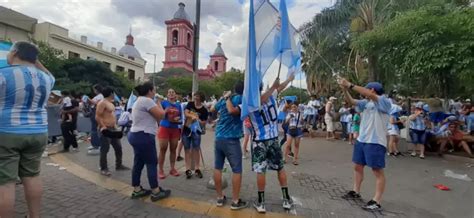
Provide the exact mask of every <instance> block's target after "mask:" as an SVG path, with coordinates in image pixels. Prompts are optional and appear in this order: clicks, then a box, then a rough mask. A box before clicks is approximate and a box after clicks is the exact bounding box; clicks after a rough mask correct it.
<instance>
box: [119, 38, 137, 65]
mask: <svg viewBox="0 0 474 218" xmlns="http://www.w3.org/2000/svg"><path fill="white" fill-rule="evenodd" d="M118 54H119V55H120V56H123V57H126V58H128V57H132V58H134V59H136V58H140V59H141V58H142V56H141V55H140V52H138V50H137V48H135V44H134V43H133V36H132V34H131V33H130V34H128V36H127V41H126V42H125V45H124V46H123V47H122V48H120V50H119V52H118Z"/></svg>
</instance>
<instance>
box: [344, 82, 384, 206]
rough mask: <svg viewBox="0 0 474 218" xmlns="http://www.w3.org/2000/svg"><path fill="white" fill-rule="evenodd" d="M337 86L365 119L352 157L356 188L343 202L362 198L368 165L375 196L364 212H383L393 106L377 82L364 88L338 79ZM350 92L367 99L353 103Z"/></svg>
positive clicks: (362, 121) (362, 120)
mask: <svg viewBox="0 0 474 218" xmlns="http://www.w3.org/2000/svg"><path fill="white" fill-rule="evenodd" d="M337 82H338V84H339V85H340V86H341V87H342V88H343V90H344V95H345V97H346V101H347V102H349V103H350V104H352V105H356V110H357V111H358V112H360V113H361V118H362V119H361V123H360V134H359V137H358V138H357V142H356V144H355V145H354V151H353V155H352V161H353V162H354V171H355V172H354V187H353V190H352V191H350V192H348V193H347V194H345V195H344V196H342V198H344V199H360V198H361V195H360V186H361V184H362V180H363V178H364V167H365V166H366V165H367V166H369V167H371V168H372V172H373V173H374V176H375V180H376V183H375V184H376V185H375V196H374V197H373V198H372V200H370V201H369V202H368V203H367V204H366V205H364V206H362V208H363V209H364V210H367V211H379V210H381V209H382V206H380V200H381V199H382V194H383V192H384V189H385V175H384V171H383V168H385V156H386V155H385V153H386V151H387V126H388V120H389V112H390V109H391V107H392V105H391V102H390V100H389V99H388V98H387V97H385V96H383V92H384V91H383V87H382V84H380V83H378V82H370V83H368V84H367V85H366V86H365V87H361V86H357V85H354V84H352V83H350V82H349V81H347V80H346V79H343V78H338V81H337ZM350 89H352V90H354V91H355V92H357V93H359V94H361V95H362V96H365V97H366V99H363V100H354V99H353V98H352V97H351V95H350V93H349V90H350Z"/></svg>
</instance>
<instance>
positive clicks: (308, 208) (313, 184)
mask: <svg viewBox="0 0 474 218" xmlns="http://www.w3.org/2000/svg"><path fill="white" fill-rule="evenodd" d="M213 140H214V138H213V132H211V131H209V132H208V134H207V135H205V136H204V137H203V143H202V145H203V146H202V147H203V155H204V164H205V169H204V178H203V179H198V178H196V177H193V178H192V179H190V180H187V179H186V178H185V176H184V170H185V169H184V162H177V167H178V169H179V171H180V173H181V176H180V177H172V176H168V177H167V178H166V179H164V180H162V181H160V185H161V186H163V187H165V188H169V189H171V190H172V198H170V199H167V200H165V201H160V202H157V203H151V202H150V201H149V200H147V199H143V200H131V199H130V198H129V194H130V191H131V187H130V186H129V184H130V178H131V175H130V174H131V172H130V171H120V172H114V171H112V176H111V177H110V178H106V177H103V176H101V175H99V170H98V165H99V157H98V156H89V155H87V154H86V150H87V146H88V145H87V144H81V146H80V152H78V153H68V154H53V155H50V157H48V158H44V159H43V171H42V177H43V180H44V188H45V193H44V197H43V210H42V214H43V216H44V217H207V216H211V217H212V216H217V217H264V216H261V215H258V214H257V213H256V212H255V211H254V209H253V208H251V207H249V208H248V209H245V210H242V211H238V212H231V211H230V208H229V207H228V206H227V207H224V208H216V207H215V206H214V198H215V192H214V190H211V189H208V188H207V187H206V186H207V183H208V181H209V178H210V177H211V176H212V168H213V160H214V157H213ZM401 147H402V148H406V147H407V146H406V143H405V142H403V144H402V146H401ZM56 149H57V148H55V147H54V146H53V147H51V148H49V151H50V152H54V150H56ZM123 149H124V164H125V165H126V166H129V167H131V166H132V158H133V153H132V149H131V146H130V145H129V144H128V143H127V142H126V140H123ZM300 153H301V154H300V156H301V157H300V165H299V166H294V165H292V164H287V165H286V170H287V173H288V183H289V191H290V195H292V196H293V198H294V199H295V204H296V206H295V209H294V210H292V211H289V212H287V211H284V210H283V209H282V208H281V190H280V188H279V185H278V183H277V179H276V173H275V172H270V173H268V175H267V178H268V179H267V190H266V199H267V214H266V215H265V216H268V217H291V216H300V217H430V218H433V217H459V218H463V217H466V218H472V217H474V211H473V207H472V202H473V200H474V185H473V182H472V181H471V182H468V181H464V180H460V179H454V178H451V177H446V176H444V171H445V170H451V171H453V172H455V173H457V174H467V176H468V177H470V178H474V164H473V163H472V161H471V160H468V159H464V158H460V159H459V158H458V159H456V160H451V159H443V158H440V157H437V156H434V155H429V156H427V158H426V159H425V160H421V159H419V158H413V157H410V156H408V155H405V156H404V157H397V158H395V157H387V169H386V177H387V187H386V192H385V194H384V197H383V201H382V207H383V209H384V210H383V211H382V212H377V213H369V212H365V211H363V210H362V209H361V208H360V206H361V205H363V204H364V203H365V202H363V201H346V200H343V199H341V198H340V196H341V195H343V193H345V192H346V191H347V190H349V189H350V188H351V187H352V164H351V161H350V160H351V155H352V145H349V144H348V143H347V142H343V141H334V142H330V141H326V140H324V139H322V138H308V137H307V138H304V139H303V140H302V145H301V151H300ZM167 162H168V161H167ZM113 163H114V155H113V150H112V149H111V151H110V152H109V168H110V169H113V168H114V165H113ZM165 171H166V168H165ZM144 172H145V171H144ZM225 176H226V177H227V178H228V180H229V179H230V173H227V174H225ZM142 177H143V178H142V184H143V185H144V186H145V187H147V186H148V185H147V184H148V183H147V180H146V173H144V174H143V176H142ZM229 181H230V180H229ZM374 182H375V179H374V177H373V175H372V174H371V172H370V171H369V170H368V169H366V176H365V181H364V183H363V187H362V197H363V199H364V201H367V200H369V199H370V198H371V197H372V195H373V191H374V188H373V187H374ZM435 184H444V185H446V186H448V187H449V188H451V191H441V190H438V189H436V188H434V187H433V185H435ZM17 187H18V189H17V193H18V198H17V207H16V210H17V214H18V216H21V215H24V214H25V212H26V204H25V202H24V200H23V190H22V187H21V185H18V186H17ZM256 190H257V188H256V178H255V174H254V173H253V172H251V171H250V160H249V159H246V160H244V173H243V184H242V190H241V197H242V198H243V199H244V200H246V201H249V202H252V201H253V200H254V199H255V198H256ZM224 191H225V193H226V194H227V196H230V195H231V190H230V188H229V187H227V188H226V189H225V190H224Z"/></svg>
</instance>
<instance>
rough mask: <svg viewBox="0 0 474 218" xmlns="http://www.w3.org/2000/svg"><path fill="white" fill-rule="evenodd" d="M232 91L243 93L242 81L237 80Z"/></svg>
mask: <svg viewBox="0 0 474 218" xmlns="http://www.w3.org/2000/svg"><path fill="white" fill-rule="evenodd" d="M234 91H235V93H237V94H239V95H242V94H244V81H242V80H239V81H238V82H237V83H236V84H235V86H234Z"/></svg>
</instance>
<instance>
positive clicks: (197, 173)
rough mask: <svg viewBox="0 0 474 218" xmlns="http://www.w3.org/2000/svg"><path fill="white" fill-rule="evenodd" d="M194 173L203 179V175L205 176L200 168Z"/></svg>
mask: <svg viewBox="0 0 474 218" xmlns="http://www.w3.org/2000/svg"><path fill="white" fill-rule="evenodd" d="M194 174H196V176H197V177H198V178H200V179H202V177H203V176H202V172H201V170H199V169H197V170H195V171H194Z"/></svg>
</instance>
